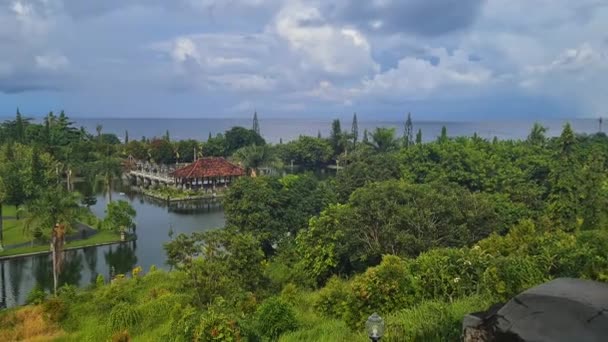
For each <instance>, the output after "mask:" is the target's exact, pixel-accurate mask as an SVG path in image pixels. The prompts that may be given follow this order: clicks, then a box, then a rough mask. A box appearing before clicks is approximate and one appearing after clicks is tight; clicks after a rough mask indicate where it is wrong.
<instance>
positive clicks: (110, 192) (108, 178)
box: [106, 175, 112, 203]
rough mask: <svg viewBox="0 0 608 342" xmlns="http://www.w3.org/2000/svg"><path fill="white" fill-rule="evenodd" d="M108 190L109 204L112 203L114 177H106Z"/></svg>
mask: <svg viewBox="0 0 608 342" xmlns="http://www.w3.org/2000/svg"><path fill="white" fill-rule="evenodd" d="M106 188H107V191H108V203H111V202H112V176H110V175H107V176H106Z"/></svg>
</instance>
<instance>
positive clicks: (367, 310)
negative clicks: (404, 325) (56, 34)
mask: <svg viewBox="0 0 608 342" xmlns="http://www.w3.org/2000/svg"><path fill="white" fill-rule="evenodd" d="M415 290H416V284H415V279H414V277H413V273H412V271H411V264H410V262H408V261H407V260H404V259H401V258H399V257H397V256H393V255H386V256H384V258H383V259H382V263H381V264H380V265H378V266H376V267H372V268H368V269H367V271H365V273H363V274H362V275H360V276H357V277H355V278H354V279H353V281H352V283H351V290H350V291H351V292H350V295H349V296H348V303H347V311H346V315H345V317H344V318H345V320H346V321H347V322H348V323H349V324H350V325H351V326H353V327H355V326H357V327H361V325H362V323H363V322H364V321H365V320H366V319H367V317H368V315H370V314H371V313H373V312H379V313H387V312H392V311H395V310H399V309H402V308H404V307H407V306H408V305H410V304H412V302H413V299H414V295H415Z"/></svg>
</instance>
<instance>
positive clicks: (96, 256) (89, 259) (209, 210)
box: [0, 189, 225, 307]
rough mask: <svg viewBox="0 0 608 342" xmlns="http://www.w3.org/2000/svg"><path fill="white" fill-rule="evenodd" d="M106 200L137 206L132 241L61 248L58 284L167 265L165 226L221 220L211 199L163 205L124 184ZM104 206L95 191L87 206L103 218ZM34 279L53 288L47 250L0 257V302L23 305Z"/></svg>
mask: <svg viewBox="0 0 608 342" xmlns="http://www.w3.org/2000/svg"><path fill="white" fill-rule="evenodd" d="M121 191H122V192H121ZM112 199H113V200H119V199H122V200H126V201H129V202H130V203H131V205H132V206H133V207H134V208H135V210H136V211H137V217H136V219H135V221H136V224H137V229H136V233H137V241H133V242H125V243H121V244H114V245H107V246H99V247H88V248H85V249H80V250H74V251H66V252H65V263H64V269H63V272H62V274H61V277H60V283H69V284H73V285H78V286H80V287H84V286H87V285H89V284H91V283H92V282H95V279H96V277H97V275H98V274H102V275H103V276H104V277H105V278H106V280H107V279H108V278H109V277H110V274H111V273H112V272H114V274H118V273H126V272H130V271H131V270H132V269H133V268H134V267H135V266H141V267H143V269H144V270H146V271H147V270H148V269H149V268H150V266H152V265H156V266H157V267H159V268H167V266H166V265H165V261H166V256H165V251H164V249H163V243H165V242H167V241H169V240H170V238H169V233H170V231H173V232H174V234H175V235H177V234H180V233H190V232H194V231H206V230H211V229H214V228H221V227H223V226H224V222H225V220H224V212H223V210H222V208H221V206H220V203H219V201H217V200H212V201H207V202H195V203H189V204H187V205H181V206H180V207H174V206H171V207H168V206H167V205H166V204H165V203H163V202H158V201H155V200H152V199H148V198H146V197H144V196H142V195H139V194H137V193H134V192H131V191H129V190H128V189H120V190H118V191H116V192H114V193H113V197H112ZM106 205H107V198H106V197H104V196H103V194H98V195H97V204H95V205H94V206H92V207H91V209H92V211H93V212H94V213H95V214H96V215H98V216H100V217H103V216H104V211H105V208H106ZM36 284H39V285H40V286H42V287H44V288H45V289H46V290H47V291H50V290H51V289H52V288H53V276H52V263H51V257H50V255H41V256H33V257H24V258H18V259H12V260H5V261H0V307H12V306H15V305H20V304H24V303H25V300H26V298H27V295H28V293H29V292H30V291H31V290H32V289H33V288H34V286H35V285H36Z"/></svg>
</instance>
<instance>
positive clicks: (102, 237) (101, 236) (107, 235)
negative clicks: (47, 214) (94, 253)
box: [0, 231, 120, 256]
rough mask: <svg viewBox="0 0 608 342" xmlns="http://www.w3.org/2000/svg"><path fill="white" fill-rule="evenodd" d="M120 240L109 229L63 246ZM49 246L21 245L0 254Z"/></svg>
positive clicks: (44, 249) (30, 250)
mask: <svg viewBox="0 0 608 342" xmlns="http://www.w3.org/2000/svg"><path fill="white" fill-rule="evenodd" d="M118 241H120V235H119V234H117V233H114V232H109V231H100V232H99V233H97V234H95V235H93V236H91V237H90V238H88V239H84V240H78V241H72V242H68V243H67V244H66V245H65V248H66V249H67V248H73V247H82V246H88V245H95V244H101V243H106V242H118ZM49 250H50V247H49V246H34V247H29V246H28V247H21V248H14V249H8V250H5V251H3V252H0V256H9V255H17V254H25V253H34V252H44V251H49Z"/></svg>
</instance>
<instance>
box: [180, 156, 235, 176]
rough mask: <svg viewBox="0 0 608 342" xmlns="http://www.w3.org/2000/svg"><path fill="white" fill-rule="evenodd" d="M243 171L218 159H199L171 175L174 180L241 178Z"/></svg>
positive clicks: (224, 160) (222, 159)
mask: <svg viewBox="0 0 608 342" xmlns="http://www.w3.org/2000/svg"><path fill="white" fill-rule="evenodd" d="M243 175H245V170H244V169H243V168H242V167H240V166H238V165H234V164H232V163H231V162H229V161H227V160H226V159H224V158H220V157H208V158H201V159H199V160H197V161H195V162H194V163H192V164H190V165H186V166H184V167H182V168H179V169H177V170H175V171H173V172H172V173H171V176H173V177H175V178H204V177H226V176H243Z"/></svg>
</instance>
